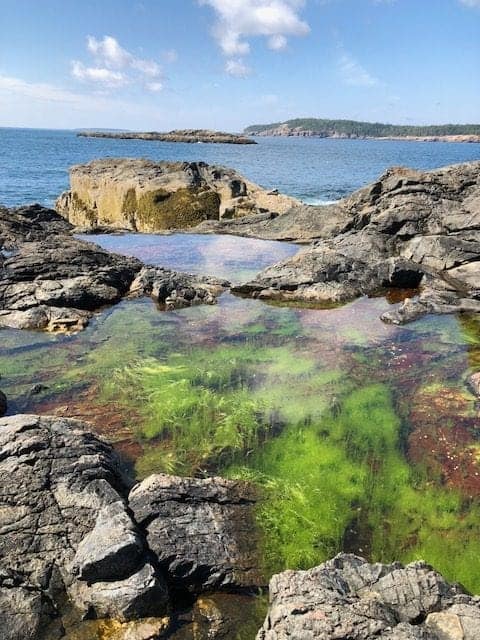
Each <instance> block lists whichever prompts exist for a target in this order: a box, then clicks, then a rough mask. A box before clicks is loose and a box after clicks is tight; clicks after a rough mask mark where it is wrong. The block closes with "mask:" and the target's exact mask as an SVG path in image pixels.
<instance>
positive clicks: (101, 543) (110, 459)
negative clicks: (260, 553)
mask: <svg viewBox="0 0 480 640" xmlns="http://www.w3.org/2000/svg"><path fill="white" fill-rule="evenodd" d="M130 488H131V483H130V482H129V480H128V478H126V477H125V476H124V475H123V468H122V466H121V464H120V461H119V459H118V458H117V456H116V454H115V453H114V452H113V450H112V448H111V447H110V446H109V445H108V444H106V443H105V442H103V441H102V440H100V439H99V438H97V437H96V436H94V435H93V434H91V433H89V432H88V431H87V430H86V425H85V424H84V423H81V422H79V421H77V420H70V419H62V418H57V417H40V416H34V415H17V416H14V417H9V418H1V419H0V629H1V630H2V635H1V637H2V640H30V639H31V640H52V639H55V638H62V637H64V635H65V633H66V630H68V628H69V627H70V626H71V625H72V624H78V623H79V622H80V619H81V618H84V617H88V618H99V619H107V620H115V621H116V622H117V623H118V625H117V626H118V633H120V632H122V633H123V632H124V631H125V633H126V632H127V631H128V632H129V633H130V634H131V635H126V636H125V638H127V637H128V638H136V637H139V638H141V637H143V636H140V635H139V633H140V631H139V630H140V629H141V628H143V627H145V629H147V631H148V629H151V628H153V629H155V628H159V625H160V627H161V628H162V629H164V628H165V626H166V622H165V620H164V619H163V618H164V617H165V614H166V613H168V611H169V610H170V607H169V600H168V594H167V587H166V582H169V583H173V584H175V586H176V587H177V588H180V589H182V590H189V591H191V592H193V593H199V592H202V591H205V590H209V589H212V588H213V587H215V588H222V589H224V590H228V589H231V590H236V589H238V588H242V587H246V586H248V587H252V586H255V587H258V586H261V584H262V580H261V578H260V576H259V572H258V571H257V569H256V567H257V566H258V560H257V558H256V555H255V554H256V548H257V547H256V537H255V534H254V525H253V515H252V512H251V510H252V507H253V505H254V502H255V497H254V495H253V491H252V489H251V488H249V487H248V486H247V485H246V484H245V483H241V482H232V481H227V480H222V479H220V478H211V479H208V480H196V479H192V478H179V477H175V476H166V475H162V476H152V477H150V478H147V479H146V480H145V481H144V482H142V483H141V484H139V485H137V486H136V487H134V488H133V490H132V491H131V493H130V498H128V491H129V489H130ZM129 500H130V502H129ZM170 604H171V605H173V607H175V602H172V603H170ZM152 617H154V618H156V619H157V620H156V621H152V620H150V621H149V620H147V619H149V618H152ZM135 620H139V621H140V622H139V623H138V625H136V626H135V625H133V626H132V625H128V624H127V625H125V624H123V623H126V622H128V621H135ZM142 620H143V622H142ZM87 626H88V625H87ZM114 627H115V625H114ZM114 627H113V628H114ZM134 632H135V633H137V635H133V633H134ZM74 637H75V636H74ZM79 637H82V636H81V635H80V636H79ZM102 637H103V636H102ZM108 637H114V638H116V637H117V636H114V635H112V636H108ZM146 637H150V636H148V635H147V636H146ZM118 638H123V636H121V635H119V636H118Z"/></svg>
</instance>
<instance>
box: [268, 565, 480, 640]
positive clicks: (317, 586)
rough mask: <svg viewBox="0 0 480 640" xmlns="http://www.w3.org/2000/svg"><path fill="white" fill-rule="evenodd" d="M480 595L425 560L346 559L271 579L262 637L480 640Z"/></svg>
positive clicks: (336, 639)
mask: <svg viewBox="0 0 480 640" xmlns="http://www.w3.org/2000/svg"><path fill="white" fill-rule="evenodd" d="M479 629H480V598H478V597H472V596H469V595H467V594H466V593H464V592H463V590H462V589H461V588H460V587H459V586H458V585H452V584H449V583H448V582H446V580H445V579H444V578H443V577H442V576H441V575H440V574H439V573H437V572H436V571H435V570H434V569H432V567H430V566H428V565H427V564H425V563H424V562H414V563H412V564H409V565H407V566H403V565H401V564H399V563H394V564H389V565H384V564H369V563H368V562H367V561H366V560H364V559H362V558H359V557H357V556H353V555H347V554H340V555H338V556H337V557H335V558H334V559H333V560H329V561H328V562H325V563H324V564H322V565H320V566H319V567H316V568H314V569H310V570H308V571H285V572H284V573H281V574H278V575H276V576H273V578H272V579H271V581H270V606H269V611H268V615H267V617H266V620H265V623H264V625H263V627H262V629H261V630H260V631H259V633H258V635H257V640H287V639H291V638H296V639H297V638H298V639H299V640H300V639H301V640H380V639H381V640H478V638H479V637H480V636H479Z"/></svg>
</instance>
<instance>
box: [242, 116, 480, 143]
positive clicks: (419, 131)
mask: <svg viewBox="0 0 480 640" xmlns="http://www.w3.org/2000/svg"><path fill="white" fill-rule="evenodd" d="M244 133H245V134H246V135H249V136H299V137H305V138H344V139H345V138H346V139H349V138H351V139H368V138H382V139H386V140H414V141H417V142H480V124H444V125H428V126H410V125H395V124H382V123H380V122H358V121H356V120H326V119H322V118H296V119H294V120H287V121H286V122H273V123H271V124H253V125H251V126H249V127H247V128H246V129H245V130H244Z"/></svg>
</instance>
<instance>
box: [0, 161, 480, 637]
mask: <svg viewBox="0 0 480 640" xmlns="http://www.w3.org/2000/svg"><path fill="white" fill-rule="evenodd" d="M127 176H128V179H127ZM76 179H78V182H75V180H76ZM156 181H159V182H156ZM159 184H160V185H161V186H159ZM82 189H83V191H81V190H82ZM159 189H162V198H160V199H159V200H158V202H155V204H158V205H160V208H161V207H162V203H164V202H165V201H168V200H169V199H171V198H172V197H173V198H174V197H175V195H176V194H178V192H179V191H180V192H181V194H182V196H185V195H188V196H191V198H193V200H194V205H192V202H191V200H188V199H187V205H185V204H184V203H185V200H182V201H181V203H180V204H179V203H177V204H176V206H181V207H186V208H187V209H188V207H191V208H190V209H189V210H190V211H192V210H193V211H194V212H195V215H197V214H198V215H199V217H200V218H201V219H202V220H203V222H202V223H201V224H199V225H197V226H192V227H190V225H186V226H187V228H189V229H190V228H191V229H193V230H194V231H195V232H196V233H198V232H205V233H210V232H217V233H218V232H220V233H233V234H239V235H245V236H250V237H257V238H274V239H281V240H294V241H296V242H299V243H307V245H308V246H307V247H306V248H305V249H304V250H303V251H301V252H300V253H299V254H297V255H296V256H294V257H293V258H291V259H289V260H286V261H284V262H282V263H280V264H277V265H273V266H271V267H269V268H268V269H266V270H265V271H263V272H262V273H261V274H259V275H258V276H257V277H256V278H254V279H252V280H251V281H250V282H247V283H244V284H242V285H238V286H236V287H230V283H228V282H226V281H223V280H219V279H216V278H208V277H205V276H194V275H188V274H183V273H178V272H175V271H171V270H167V269H163V268H161V267H152V266H147V265H145V264H143V263H142V262H141V261H140V260H137V259H135V258H128V257H125V256H120V255H117V254H114V253H109V252H107V251H105V250H103V249H101V248H100V247H98V246H96V245H94V244H92V243H89V242H85V241H83V240H79V239H77V238H75V237H74V235H73V234H74V233H75V231H76V230H78V228H76V227H75V226H74V224H75V225H79V224H81V223H82V222H84V223H85V222H89V223H90V224H89V225H88V226H89V228H90V229H92V230H94V229H96V225H97V224H102V225H104V226H105V227H107V228H109V227H111V228H113V229H118V228H120V226H121V224H123V223H124V222H125V220H126V218H125V216H123V214H124V213H125V210H124V209H122V208H121V210H120V213H121V215H120V214H119V215H118V216H117V215H116V214H115V215H113V213H112V212H117V213H118V210H117V209H115V207H116V206H117V204H118V202H121V203H123V204H124V203H125V198H127V201H128V203H129V206H130V205H131V206H130V208H129V209H128V214H129V216H130V218H129V219H128V221H129V224H130V226H129V227H127V228H130V229H132V228H138V223H137V221H136V220H137V218H138V213H139V212H138V208H136V207H137V204H138V202H139V201H140V200H141V197H142V196H143V195H145V194H147V193H152V192H153V193H155V192H156V191H157V190H159ZM132 190H133V193H134V195H135V200H134V199H133V195H132ZM129 193H130V195H129V196H128V194H129ZM205 193H206V194H207V195H208V198H207V201H208V202H211V201H212V198H213V200H214V201H215V203H216V205H215V206H216V207H217V208H216V217H215V216H214V219H210V220H209V219H208V216H207V215H206V210H205V208H202V207H203V204H202V203H204V201H203V200H202V197H204V196H201V195H200V194H205ZM75 194H76V195H75ZM113 196H115V197H113ZM199 197H200V201H201V202H200V204H199V202H198V200H199ZM102 198H104V200H102ZM79 200H81V203H82V206H79V204H78V201H79ZM100 202H102V204H101V206H100ZM109 203H110V206H111V209H109V208H108V206H109ZM134 203H137V204H135V206H133V204H134ZM182 203H183V204H182ZM58 206H59V209H60V211H61V213H62V214H63V215H60V214H59V213H57V212H55V211H53V210H51V209H47V208H45V207H41V206H40V205H32V206H26V207H19V208H16V209H6V208H0V327H2V328H17V329H38V330H48V331H65V332H71V331H77V330H80V329H82V328H84V327H85V326H86V325H87V323H88V321H89V319H90V318H91V317H92V315H93V314H94V313H95V312H97V311H99V310H101V309H102V308H104V307H105V306H107V305H113V304H116V303H117V302H119V301H120V300H122V299H124V298H125V297H129V296H151V297H152V298H153V299H154V301H155V302H156V303H157V304H159V305H160V306H161V307H162V308H163V309H166V310H168V309H175V308H179V307H183V306H190V305H193V304H212V303H214V302H215V300H216V297H217V296H218V295H219V294H221V293H222V292H223V291H225V290H226V289H227V288H229V287H230V288H231V290H232V291H233V292H234V293H237V294H239V295H248V296H251V297H255V298H261V299H267V300H278V301H282V302H298V301H300V302H308V303H314V304H327V303H342V302H345V301H347V300H351V299H353V298H355V297H358V296H362V295H376V294H381V293H382V292H384V291H385V289H387V288H398V289H402V290H403V289H413V290H414V294H413V295H412V296H411V297H407V298H406V299H405V300H404V302H403V303H402V304H401V305H400V306H399V307H398V308H397V309H395V311H394V312H392V313H390V314H388V315H387V314H385V315H384V317H383V319H384V320H385V321H387V322H395V323H400V322H406V321H409V320H413V319H415V318H417V317H419V316H420V315H422V314H424V313H452V312H459V311H468V312H478V311H480V289H479V285H478V282H479V275H480V272H479V270H480V251H479V249H480V162H477V163H467V164H462V165H457V166H452V167H446V168H443V169H438V170H435V171H429V172H419V171H413V170H410V169H404V168H394V169H391V170H389V171H387V172H386V173H385V174H384V175H382V176H381V177H380V178H379V179H378V180H377V181H376V182H375V183H373V184H372V185H369V186H367V187H365V188H363V189H360V190H359V191H357V192H356V193H354V194H352V195H351V196H350V197H348V198H345V199H343V200H342V201H340V202H339V203H336V204H334V205H329V206H325V207H314V206H306V205H303V204H302V203H300V202H298V201H296V200H294V199H292V198H288V197H287V196H281V195H280V194H278V193H276V192H272V191H270V192H268V191H266V190H264V189H261V187H258V185H253V184H252V183H249V182H248V181H246V180H244V179H243V178H242V177H241V176H239V174H237V173H236V172H233V171H232V170H228V169H223V168H219V167H209V166H208V165H205V164H202V163H174V164H168V163H162V164H158V163H157V164H156V163H150V162H149V161H132V160H105V161H97V162H94V163H89V164H88V165H82V166H80V167H76V168H74V170H73V172H72V190H71V191H70V192H69V193H67V194H66V195H63V196H62V197H61V198H60V200H59V205H58ZM122 206H123V205H122ZM91 211H96V214H95V217H94V216H92V214H91V213H90V212H91ZM100 211H101V215H100V213H99V212H100ZM161 211H162V212H163V213H164V210H163V209H161ZM172 211H173V212H175V211H176V209H175V207H174V208H173V209H172ZM97 214H98V215H97ZM237 216H238V217H237ZM181 224H182V225H183V226H182V228H185V225H184V223H183V222H182V223H181ZM468 384H469V386H470V388H471V389H472V391H473V392H474V393H475V394H476V395H477V396H478V394H479V393H480V382H479V379H478V374H473V375H471V376H470V377H469V378H468ZM7 409H8V407H7V399H6V397H5V395H4V394H3V393H2V392H1V391H0V416H1V415H3V414H4V413H6V412H7ZM258 499H259V496H258V495H257V493H256V490H255V489H254V487H253V486H252V485H250V484H248V483H246V482H239V481H230V480H225V479H222V478H216V477H215V478H202V477H200V478H196V477H195V478H194V477H178V476H174V475H168V474H157V475H153V476H149V477H147V478H146V479H144V480H143V481H142V482H140V483H137V484H135V482H134V481H133V479H132V478H131V477H130V476H129V474H128V472H127V469H126V467H125V465H124V463H123V461H122V460H121V458H120V457H119V456H118V455H117V454H116V453H115V451H114V450H113V448H112V446H110V445H109V444H108V443H107V442H105V441H103V440H102V439H100V438H99V437H97V436H95V435H94V434H93V433H91V432H90V431H89V426H88V424H86V423H82V422H79V421H77V420H71V419H65V418H59V417H53V416H38V415H23V414H22V415H15V416H8V417H3V418H0V559H1V569H0V628H1V629H2V633H3V634H4V636H2V637H5V640H57V639H58V640H60V639H61V638H65V640H78V639H79V638H82V640H85V639H86V638H88V639H94V638H95V639H101V640H107V639H108V640H153V639H154V638H171V639H172V640H177V638H178V639H180V638H181V637H182V636H181V635H180V636H176V635H175V634H176V633H177V631H178V629H179V627H182V626H183V627H184V630H185V629H187V631H185V633H187V634H188V633H189V634H190V635H186V636H185V635H184V636H183V637H195V638H197V639H198V640H207V639H210V640H215V639H218V640H220V638H233V637H235V634H236V632H237V629H235V624H237V623H236V618H235V614H234V613H233V611H234V610H235V600H234V598H237V597H243V596H245V595H246V594H252V593H257V592H258V591H259V590H262V589H265V587H266V582H267V581H266V578H265V576H264V575H263V572H262V561H261V559H260V557H259V547H260V545H259V533H258V531H257V528H256V525H255V517H254V512H255V508H256V504H257V501H258ZM218 593H220V594H221V596H222V597H223V596H225V599H224V600H222V598H219V599H216V596H214V595H213V594H218ZM269 593H270V604H269V610H268V614H267V616H266V619H265V622H264V625H263V627H262V628H261V629H260V630H259V631H258V635H257V640H287V638H299V639H302V640H310V639H311V640H313V639H314V638H318V639H320V640H332V639H333V638H335V639H336V640H352V639H353V640H374V638H379V639H383V640H475V638H476V637H477V636H478V628H479V626H480V599H479V598H478V597H473V596H470V595H469V594H467V593H466V592H465V591H464V589H462V587H461V586H459V585H455V584H453V585H452V584H449V583H448V582H447V581H446V580H445V579H444V578H443V577H442V576H441V575H440V574H439V573H437V572H435V571H434V570H433V569H432V568H431V567H429V566H428V565H426V564H424V563H422V562H417V563H412V564H409V565H407V566H405V567H404V566H402V565H400V564H398V563H394V564H390V565H384V564H369V563H368V562H367V561H366V560H363V559H362V558H359V557H357V556H353V555H348V554H341V555H339V556H337V557H336V558H334V559H332V560H329V561H327V562H325V563H324V564H322V565H320V566H318V567H315V568H313V569H309V570H307V571H287V572H284V573H281V574H278V575H276V576H274V577H273V578H272V579H271V581H270V587H269ZM229 598H231V599H232V600H230V602H228V599H229ZM222 602H223V604H222ZM222 607H225V610H224V609H222ZM185 611H187V613H185ZM182 616H184V617H183V618H182ZM199 620H201V622H199Z"/></svg>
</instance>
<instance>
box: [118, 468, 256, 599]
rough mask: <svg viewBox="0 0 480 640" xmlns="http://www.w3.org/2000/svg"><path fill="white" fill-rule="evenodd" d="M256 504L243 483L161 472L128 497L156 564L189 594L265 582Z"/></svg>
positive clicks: (251, 492)
mask: <svg viewBox="0 0 480 640" xmlns="http://www.w3.org/2000/svg"><path fill="white" fill-rule="evenodd" d="M255 501H256V497H255V493H254V491H253V489H252V488H251V487H250V486H249V485H247V484H246V483H244V482H233V481H229V480H224V479H222V478H208V479H205V480H200V479H194V478H180V477H175V476H167V475H163V474H158V475H153V476H150V477H148V478H147V479H146V480H144V481H143V482H142V483H140V484H139V485H137V486H136V487H134V488H133V489H132V491H131V492H130V496H129V506H130V508H131V509H132V512H133V514H134V517H135V519H136V521H137V522H138V523H139V525H141V526H143V527H144V528H145V530H146V535H147V541H148V545H149V547H150V549H151V550H152V551H153V552H154V553H155V555H156V557H157V558H158V561H159V563H160V566H161V567H162V568H163V569H164V570H165V571H166V572H168V574H169V576H170V579H171V580H173V581H174V582H175V583H176V584H177V585H178V586H181V587H182V588H187V589H189V590H190V591H193V592H200V591H204V590H212V589H217V588H240V587H254V586H261V585H262V584H263V583H264V579H263V577H262V576H261V574H260V571H259V569H258V566H259V559H258V558H257V556H256V549H257V539H256V535H255V526H254V522H253V513H252V507H253V505H254V503H255Z"/></svg>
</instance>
